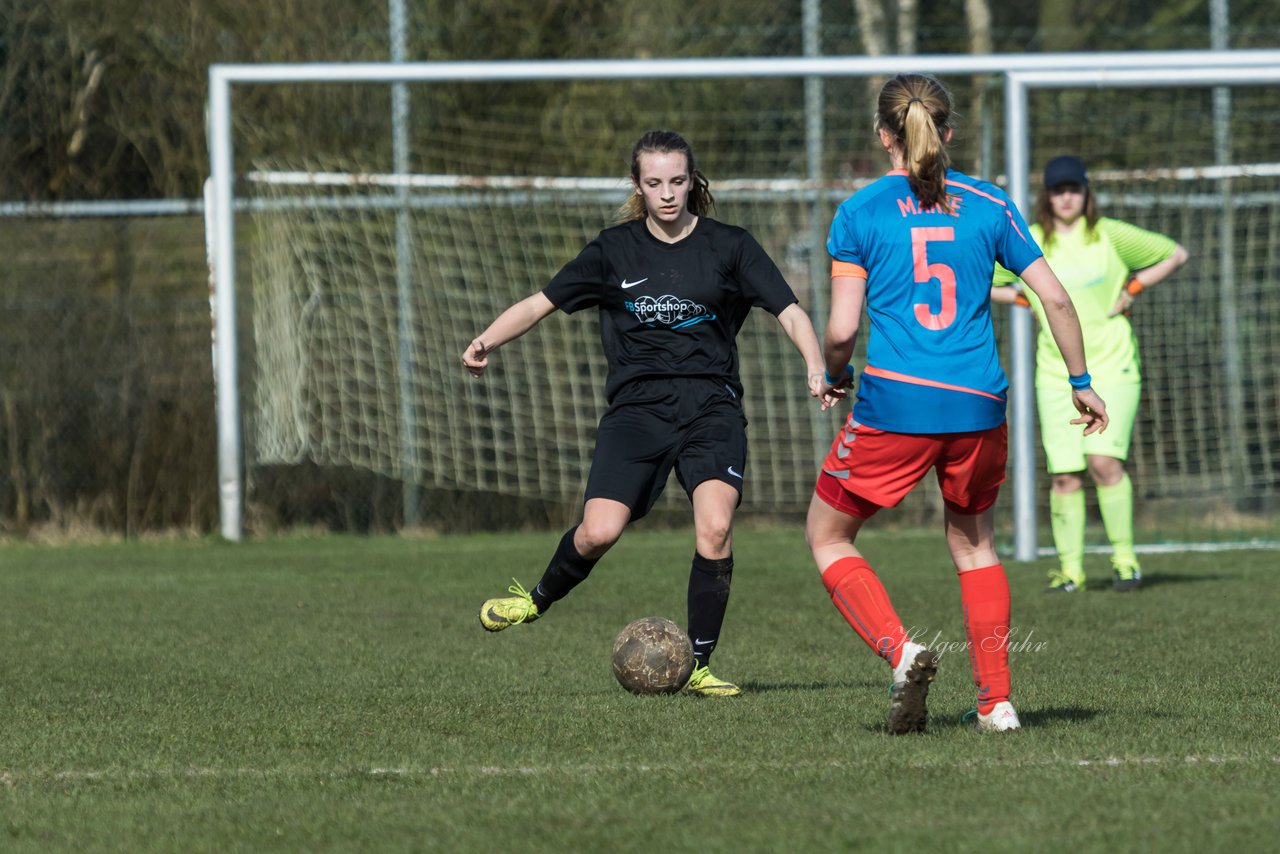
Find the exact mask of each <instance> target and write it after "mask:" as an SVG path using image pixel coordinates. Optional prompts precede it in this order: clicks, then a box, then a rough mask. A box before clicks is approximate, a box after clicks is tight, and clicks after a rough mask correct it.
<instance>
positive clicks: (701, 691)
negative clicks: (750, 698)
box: [684, 665, 742, 697]
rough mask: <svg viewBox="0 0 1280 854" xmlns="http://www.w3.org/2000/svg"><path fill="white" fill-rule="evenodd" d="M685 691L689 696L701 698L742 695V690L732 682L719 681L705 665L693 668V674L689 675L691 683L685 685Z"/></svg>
mask: <svg viewBox="0 0 1280 854" xmlns="http://www.w3.org/2000/svg"><path fill="white" fill-rule="evenodd" d="M684 690H685V691H686V692H687V693H689V694H697V695H698V696H699V697H736V696H738V695H739V694H741V693H742V689H741V688H739V687H738V686H737V685H734V684H733V683H732V682H726V681H724V680H723V679H717V678H716V677H714V676H712V675H711V669H710V668H708V667H706V666H705V665H704V666H702V667H698V666H697V665H695V666H694V668H693V673H691V674H689V681H688V682H687V683H686V684H685V686H684Z"/></svg>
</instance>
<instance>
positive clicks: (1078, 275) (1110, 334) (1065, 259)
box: [994, 217, 1178, 386]
mask: <svg viewBox="0 0 1280 854" xmlns="http://www.w3.org/2000/svg"><path fill="white" fill-rule="evenodd" d="M1031 232H1032V235H1033V236H1034V237H1035V239H1036V242H1037V243H1039V244H1040V245H1041V246H1042V247H1043V248H1044V257H1045V260H1046V261H1048V262H1049V266H1050V268H1052V269H1053V272H1054V273H1055V274H1057V276H1058V279H1059V280H1061V282H1062V285H1063V287H1065V288H1066V289H1067V293H1068V294H1070V296H1071V302H1072V303H1074V304H1075V307H1076V315H1077V316H1078V317H1079V318H1080V331H1081V333H1083V335H1084V352H1085V358H1086V359H1087V360H1088V362H1089V373H1090V375H1092V376H1093V378H1094V380H1095V381H1098V382H1100V383H1104V384H1105V383H1118V382H1121V383H1136V382H1140V381H1141V379H1142V365H1141V360H1140V359H1139V356H1138V344H1137V341H1136V340H1135V339H1134V335H1133V328H1132V327H1131V326H1130V325H1129V318H1127V317H1125V316H1124V315H1123V314H1118V315H1116V316H1115V317H1110V316H1109V315H1110V313H1111V309H1112V308H1113V307H1114V306H1115V304H1116V301H1117V300H1119V299H1120V294H1121V292H1122V291H1123V290H1124V286H1125V284H1127V283H1128V281H1129V279H1130V274H1131V273H1132V271H1134V270H1141V269H1143V268H1144V267H1150V266H1151V265H1152V264H1157V263H1159V262H1160V261H1163V260H1164V259H1166V258H1168V257H1169V256H1170V255H1172V254H1173V253H1174V250H1175V249H1176V248H1177V246H1178V244H1177V242H1176V241H1174V240H1173V239H1172V238H1170V237H1166V236H1164V235H1163V234H1157V233H1156V232H1153V231H1147V230H1146V229H1142V228H1138V227H1137V226H1136V225H1130V224H1129V223H1127V222H1123V221H1121V220H1118V219H1107V218H1106V217H1102V218H1100V219H1099V220H1098V223H1097V227H1096V228H1095V229H1094V232H1093V234H1092V235H1088V234H1087V229H1086V228H1085V221H1084V219H1083V218H1081V219H1080V220H1079V221H1078V227H1077V228H1075V229H1073V230H1072V231H1070V232H1068V233H1066V234H1062V233H1058V234H1055V235H1054V239H1053V242H1052V243H1051V244H1050V245H1048V246H1046V245H1045V242H1044V231H1043V229H1041V227H1040V226H1039V225H1033V226H1031ZM1016 281H1018V279H1017V278H1016V277H1015V276H1014V275H1013V274H1012V273H1010V272H1009V271H1007V270H1005V269H1003V268H1001V267H997V268H996V274H995V279H994V283H995V284H997V285H1006V284H1012V283H1013V282H1016ZM1023 293H1024V294H1025V295H1026V297H1027V299H1028V300H1029V301H1030V302H1031V309H1032V310H1033V311H1034V312H1035V314H1036V320H1037V321H1039V324H1040V331H1039V334H1038V336H1037V339H1036V385H1037V386H1048V385H1056V384H1058V383H1060V382H1065V381H1066V379H1067V366H1066V364H1065V363H1064V362H1063V361H1062V353H1061V352H1060V351H1059V350H1058V345H1057V344H1056V343H1055V342H1054V340H1053V334H1052V333H1051V332H1050V331H1049V326H1048V324H1047V323H1046V322H1045V315H1044V307H1043V306H1042V305H1041V304H1040V301H1039V300H1038V299H1036V295H1035V294H1034V293H1032V292H1031V289H1030V288H1027V289H1025V290H1024V291H1023Z"/></svg>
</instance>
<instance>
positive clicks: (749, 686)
mask: <svg viewBox="0 0 1280 854" xmlns="http://www.w3.org/2000/svg"><path fill="white" fill-rule="evenodd" d="M872 684H874V685H879V684H880V683H878V682H876V683H870V682H823V681H817V682H752V681H747V682H743V683H742V690H743V691H744V692H747V693H751V694H756V693H759V694H767V693H769V692H770V691H830V690H832V689H836V690H846V691H852V690H855V689H858V690H861V689H864V688H866V687H868V686H869V685H872Z"/></svg>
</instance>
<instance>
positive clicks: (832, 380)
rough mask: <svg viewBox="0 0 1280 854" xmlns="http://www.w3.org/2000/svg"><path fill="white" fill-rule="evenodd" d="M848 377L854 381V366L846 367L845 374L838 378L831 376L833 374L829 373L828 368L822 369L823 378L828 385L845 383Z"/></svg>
mask: <svg viewBox="0 0 1280 854" xmlns="http://www.w3.org/2000/svg"><path fill="white" fill-rule="evenodd" d="M846 377H848V378H849V379H853V365H845V366H844V373H843V374H842V375H840V376H838V377H833V376H831V374H829V373H827V369H826V368H823V369H822V378H823V379H824V380H826V383H827V385H838V384H839V383H841V382H843V381H844V380H845V378H846Z"/></svg>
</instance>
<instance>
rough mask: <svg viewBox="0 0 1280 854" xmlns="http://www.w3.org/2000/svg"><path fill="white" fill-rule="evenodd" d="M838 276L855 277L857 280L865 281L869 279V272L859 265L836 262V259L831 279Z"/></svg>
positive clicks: (832, 266) (833, 260) (833, 262)
mask: <svg viewBox="0 0 1280 854" xmlns="http://www.w3.org/2000/svg"><path fill="white" fill-rule="evenodd" d="M836 276H853V277H854V278H855V279H865V278H866V277H867V271H866V270H865V269H864V268H862V267H859V266H858V265H857V264H853V263H851V262H849V261H836V260H835V259H832V261H831V278H833V279H834V278H835V277H836Z"/></svg>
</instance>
